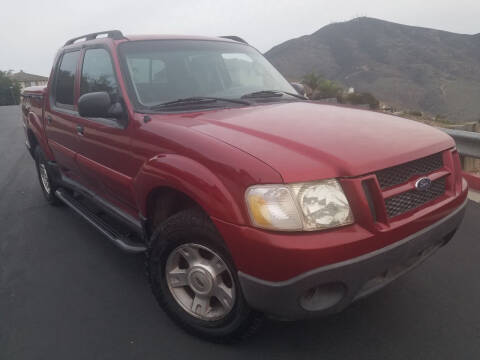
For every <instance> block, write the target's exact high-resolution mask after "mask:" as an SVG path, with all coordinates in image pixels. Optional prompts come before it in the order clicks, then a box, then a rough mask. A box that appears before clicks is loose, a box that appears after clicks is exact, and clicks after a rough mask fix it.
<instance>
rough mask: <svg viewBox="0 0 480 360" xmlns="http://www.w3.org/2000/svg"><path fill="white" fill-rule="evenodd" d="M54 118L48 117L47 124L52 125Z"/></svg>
mask: <svg viewBox="0 0 480 360" xmlns="http://www.w3.org/2000/svg"><path fill="white" fill-rule="evenodd" d="M52 120H53V119H52V117H51V116H50V115H47V123H48V124H51V123H52Z"/></svg>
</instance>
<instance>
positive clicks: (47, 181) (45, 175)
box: [35, 146, 60, 205]
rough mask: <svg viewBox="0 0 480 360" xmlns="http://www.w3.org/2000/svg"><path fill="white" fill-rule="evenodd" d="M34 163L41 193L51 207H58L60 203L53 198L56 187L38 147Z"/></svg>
mask: <svg viewBox="0 0 480 360" xmlns="http://www.w3.org/2000/svg"><path fill="white" fill-rule="evenodd" d="M35 163H36V166H37V175H38V180H39V181H40V187H41V188H42V193H43V195H44V196H45V199H46V200H47V201H48V203H49V204H51V205H58V204H59V203H60V201H59V200H58V198H57V197H56V196H55V190H56V189H57V186H56V184H55V182H54V181H53V178H52V176H51V172H50V170H49V168H48V163H47V160H46V159H45V155H44V154H43V152H42V149H40V147H39V146H37V147H36V148H35Z"/></svg>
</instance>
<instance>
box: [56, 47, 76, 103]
mask: <svg viewBox="0 0 480 360" xmlns="http://www.w3.org/2000/svg"><path fill="white" fill-rule="evenodd" d="M79 55H80V51H73V52H69V53H65V55H63V58H62V62H61V63H60V67H59V69H58V73H57V80H56V84H55V103H56V104H57V105H60V106H62V105H67V106H73V97H74V84H75V72H76V70H77V62H78V57H79Z"/></svg>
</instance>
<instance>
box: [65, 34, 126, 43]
mask: <svg viewBox="0 0 480 360" xmlns="http://www.w3.org/2000/svg"><path fill="white" fill-rule="evenodd" d="M105 34H106V35H107V37H109V38H112V39H113V40H122V39H125V36H123V34H122V32H121V31H120V30H107V31H100V32H96V33H91V34H86V35H82V36H78V37H76V38H73V39H70V40H68V41H67V42H66V43H65V46H67V45H72V44H73V43H74V42H75V41H77V40H80V39H85V41H88V40H94V39H96V38H97V37H98V36H99V35H105Z"/></svg>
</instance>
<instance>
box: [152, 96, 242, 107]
mask: <svg viewBox="0 0 480 360" xmlns="http://www.w3.org/2000/svg"><path fill="white" fill-rule="evenodd" d="M217 101H224V102H230V103H234V104H241V105H251V104H250V103H249V102H248V101H245V100H236V99H227V98H219V97H210V96H192V97H188V98H184V99H177V100H173V101H167V102H164V103H160V104H157V105H153V106H149V107H148V108H149V109H150V110H158V109H163V108H168V107H175V106H182V105H196V104H200V105H201V104H209V103H214V102H217Z"/></svg>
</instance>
